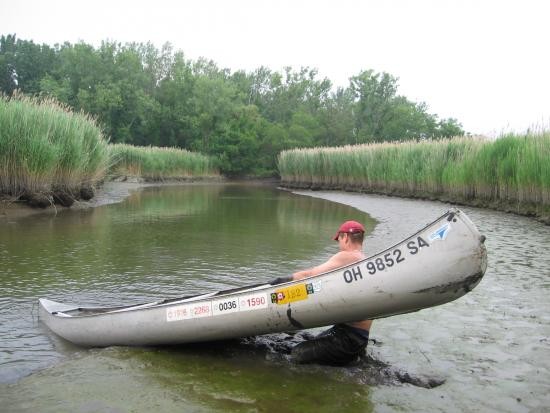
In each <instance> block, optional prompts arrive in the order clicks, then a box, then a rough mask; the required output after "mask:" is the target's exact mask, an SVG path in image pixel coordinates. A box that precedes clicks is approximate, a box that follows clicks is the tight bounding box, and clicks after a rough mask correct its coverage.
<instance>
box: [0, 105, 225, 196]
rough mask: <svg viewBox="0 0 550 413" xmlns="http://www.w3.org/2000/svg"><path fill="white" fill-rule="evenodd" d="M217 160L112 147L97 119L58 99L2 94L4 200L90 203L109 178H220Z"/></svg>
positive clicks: (0, 188)
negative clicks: (80, 200)
mask: <svg viewBox="0 0 550 413" xmlns="http://www.w3.org/2000/svg"><path fill="white" fill-rule="evenodd" d="M214 163H215V161H214V160H213V159H212V158H210V157H206V156H203V155H201V154H196V153H192V152H188V151H185V150H180V149H174V148H154V147H149V148H138V147H133V146H130V145H110V144H109V143H108V142H107V139H106V138H105V137H104V136H103V134H102V131H101V128H100V127H99V126H98V125H97V123H96V121H95V120H94V119H92V118H91V117H90V116H88V115H86V114H84V113H75V112H72V111H71V110H70V109H68V108H66V107H64V106H62V105H60V104H58V103H56V102H55V101H53V100H39V99H35V98H29V97H15V98H11V99H10V98H7V97H4V96H0V197H4V198H8V199H10V200H17V199H18V200H24V201H27V202H28V203H29V204H30V205H32V206H39V207H46V206H48V205H52V204H54V203H57V204H61V205H64V206H70V205H72V203H73V202H74V201H75V200H77V199H90V198H92V197H93V195H94V190H93V189H94V187H95V186H97V185H98V183H100V182H101V181H102V180H104V179H105V177H106V176H107V177H108V176H112V175H125V176H128V175H131V176H133V177H139V178H145V179H149V180H162V179H189V178H197V177H200V178H203V177H212V176H217V175H218V172H217V170H216V168H215V166H214Z"/></svg>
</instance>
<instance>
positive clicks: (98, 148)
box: [0, 96, 109, 197]
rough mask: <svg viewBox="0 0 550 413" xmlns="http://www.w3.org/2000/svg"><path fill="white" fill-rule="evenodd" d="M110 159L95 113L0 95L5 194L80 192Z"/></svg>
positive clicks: (0, 178)
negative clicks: (92, 114) (93, 117)
mask: <svg viewBox="0 0 550 413" xmlns="http://www.w3.org/2000/svg"><path fill="white" fill-rule="evenodd" d="M108 160H109V156H108V151H107V141H106V139H105V138H104V137H103V134H102V132H101V129H100V128H99V127H98V126H97V124H96V122H95V120H94V119H92V118H91V117H90V116H88V115H86V114H83V113H74V112H72V111H70V110H69V109H68V108H67V107H64V106H62V105H60V104H59V103H57V102H55V101H54V100H51V99H46V100H41V99H37V98H30V97H24V96H16V97H13V98H8V97H5V96H0V194H5V195H10V196H15V197H18V196H21V195H29V194H36V193H40V194H45V195H49V194H55V192H63V193H67V194H71V195H74V196H75V197H77V196H78V195H77V194H78V193H79V191H80V189H81V188H82V187H89V186H92V185H94V184H95V183H96V182H97V181H98V180H100V179H102V177H103V176H104V173H105V171H106V168H107V165H108Z"/></svg>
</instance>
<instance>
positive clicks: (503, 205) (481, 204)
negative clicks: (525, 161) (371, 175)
mask: <svg viewBox="0 0 550 413" xmlns="http://www.w3.org/2000/svg"><path fill="white" fill-rule="evenodd" d="M280 186H281V188H285V189H289V190H311V191H325V190H330V191H343V192H357V193H362V194H371V195H383V196H389V197H400V198H411V199H419V200H425V201H440V202H444V203H452V204H455V205H463V206H471V207H476V208H487V209H492V210H495V211H502V212H507V213H512V214H516V215H521V216H526V217H531V218H534V219H536V220H537V221H539V222H542V223H544V224H546V225H550V206H546V205H542V204H534V203H527V202H518V201H506V200H487V199H480V198H465V197H459V196H455V195H452V194H433V193H429V192H419V191H417V192H402V191H396V190H392V191H383V190H372V189H368V188H363V187H356V186H339V185H328V186H327V185H323V184H310V183H297V182H281V184H280Z"/></svg>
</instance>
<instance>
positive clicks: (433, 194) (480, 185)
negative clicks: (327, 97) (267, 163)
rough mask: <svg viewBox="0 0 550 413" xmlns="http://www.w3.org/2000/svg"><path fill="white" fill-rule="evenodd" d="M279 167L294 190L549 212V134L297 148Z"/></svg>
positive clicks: (284, 155)
mask: <svg viewBox="0 0 550 413" xmlns="http://www.w3.org/2000/svg"><path fill="white" fill-rule="evenodd" d="M278 167H279V172H280V174H281V180H282V182H283V184H285V185H288V186H297V187H309V188H313V189H316V188H332V189H346V190H357V191H367V192H377V193H384V194H395V195H403V196H413V197H425V198H434V199H441V200H446V201H452V202H464V203H468V204H474V205H477V204H480V205H483V204H487V205H489V204H491V203H500V204H502V205H506V208H507V209H511V210H514V209H518V210H520V209H522V208H523V209H525V208H527V210H524V211H523V212H525V213H528V214H535V215H541V214H542V215H545V214H547V212H548V210H549V208H550V132H547V131H544V132H539V133H536V134H526V135H514V134H509V135H505V136H501V137H499V138H497V139H493V140H490V139H487V138H482V137H458V138H452V139H440V140H421V141H407V142H400V143H397V142H396V143H381V144H367V145H354V146H343V147H335V148H325V147H318V148H308V149H293V150H287V151H284V152H282V153H281V154H280V155H279V159H278ZM489 206H490V205H489ZM545 211H546V212H545ZM518 212H519V211H518Z"/></svg>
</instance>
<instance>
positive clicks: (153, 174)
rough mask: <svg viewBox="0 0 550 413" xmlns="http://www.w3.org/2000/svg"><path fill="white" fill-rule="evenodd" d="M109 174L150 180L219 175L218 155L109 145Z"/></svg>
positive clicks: (171, 149)
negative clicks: (213, 156) (110, 163)
mask: <svg viewBox="0 0 550 413" xmlns="http://www.w3.org/2000/svg"><path fill="white" fill-rule="evenodd" d="M109 151H110V157H111V162H112V166H111V168H110V170H109V175H113V176H121V175H122V176H133V177H140V178H144V179H146V180H153V181H161V180H166V179H191V178H212V177H217V176H219V172H218V169H217V167H216V161H215V159H214V158H212V157H209V156H206V155H202V154H200V153H195V152H190V151H187V150H185V149H179V148H159V147H151V146H149V147H139V146H132V145H127V144H115V145H110V146H109Z"/></svg>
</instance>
